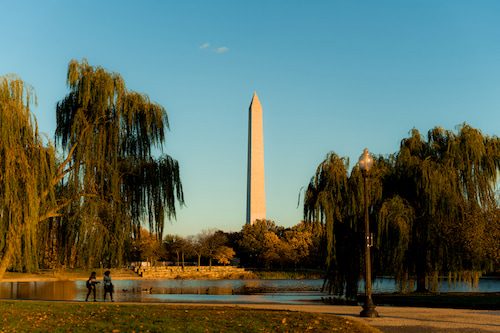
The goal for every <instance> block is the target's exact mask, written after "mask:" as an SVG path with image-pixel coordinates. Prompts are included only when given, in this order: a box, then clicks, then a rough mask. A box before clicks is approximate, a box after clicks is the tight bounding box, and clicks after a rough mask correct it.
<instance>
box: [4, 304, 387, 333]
mask: <svg viewBox="0 0 500 333" xmlns="http://www.w3.org/2000/svg"><path fill="white" fill-rule="evenodd" d="M0 316H1V320H0V332H114V333H117V332H193V333H195V332H379V331H378V330H376V329H374V328H371V327H368V326H366V325H363V324H361V323H359V322H355V321H352V320H351V319H346V318H342V317H338V316H335V315H330V314H320V313H303V312H290V311H271V310H253V309H243V308H235V307H210V306H186V305H159V304H117V303H74V302H69V303H66V302H40V301H36V302H35V301H0Z"/></svg>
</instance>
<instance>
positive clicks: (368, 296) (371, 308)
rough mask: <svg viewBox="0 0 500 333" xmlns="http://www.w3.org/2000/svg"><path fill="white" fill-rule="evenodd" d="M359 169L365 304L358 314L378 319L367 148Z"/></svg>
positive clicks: (369, 161)
mask: <svg viewBox="0 0 500 333" xmlns="http://www.w3.org/2000/svg"><path fill="white" fill-rule="evenodd" d="M358 163H359V168H360V169H361V173H362V175H363V192H364V204H365V304H363V310H362V311H361V312H360V313H359V315H360V316H361V317H378V312H377V310H375V304H373V300H372V273H371V260H370V247H371V245H372V244H371V241H370V240H371V236H370V223H369V220H368V190H367V188H366V184H367V178H368V175H369V173H370V169H371V168H372V166H373V158H372V157H371V155H370V152H369V151H368V148H365V150H363V154H361V156H360V157H359V161H358Z"/></svg>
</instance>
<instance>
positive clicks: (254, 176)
mask: <svg viewBox="0 0 500 333" xmlns="http://www.w3.org/2000/svg"><path fill="white" fill-rule="evenodd" d="M265 218H266V191H265V189H264V131H263V126H262V106H261V105H260V101H259V97H257V93H255V92H254V93H253V97H252V101H251V102H250V108H249V110H248V173H247V221H246V223H247V224H253V223H254V222H255V220H264V219H265Z"/></svg>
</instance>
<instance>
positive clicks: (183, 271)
mask: <svg viewBox="0 0 500 333" xmlns="http://www.w3.org/2000/svg"><path fill="white" fill-rule="evenodd" d="M182 271H183V272H184V251H182Z"/></svg>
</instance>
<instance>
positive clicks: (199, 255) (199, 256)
mask: <svg viewBox="0 0 500 333" xmlns="http://www.w3.org/2000/svg"><path fill="white" fill-rule="evenodd" d="M200 262H201V254H198V271H200Z"/></svg>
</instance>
